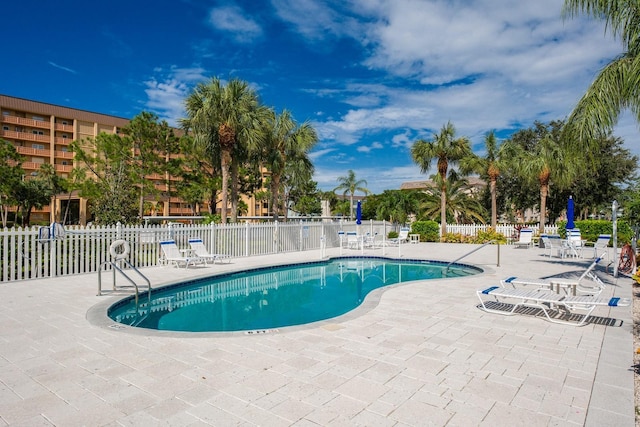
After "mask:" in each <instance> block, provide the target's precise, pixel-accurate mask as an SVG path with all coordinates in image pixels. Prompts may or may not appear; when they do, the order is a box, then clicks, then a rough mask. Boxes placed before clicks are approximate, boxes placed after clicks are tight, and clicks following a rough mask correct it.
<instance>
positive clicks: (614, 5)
mask: <svg viewBox="0 0 640 427" xmlns="http://www.w3.org/2000/svg"><path fill="white" fill-rule="evenodd" d="M562 13H563V16H564V17H574V16H577V15H579V14H586V15H588V16H591V17H594V18H597V19H603V20H604V21H605V22H606V27H605V29H606V30H609V31H610V32H611V33H612V35H613V36H614V37H615V38H618V37H619V38H620V40H621V42H622V46H623V52H622V53H621V54H620V55H618V56H617V57H616V58H614V59H613V60H612V61H611V62H609V64H607V66H605V67H604V68H603V69H602V70H601V71H600V72H599V73H598V75H597V76H596V78H595V80H594V81H593V82H592V83H591V86H590V87H589V88H588V89H587V92H586V93H585V94H584V95H583V96H582V98H581V99H580V100H579V101H578V104H577V105H576V106H575V108H574V109H573V111H572V112H571V115H570V116H569V119H568V120H567V123H566V129H567V130H568V132H569V133H570V134H571V135H573V136H574V140H577V141H579V142H581V143H582V144H589V145H593V144H597V137H598V135H599V134H600V133H606V131H608V130H611V129H612V128H613V126H615V124H616V123H617V122H618V118H619V115H620V113H621V111H623V110H624V109H627V108H629V109H630V110H631V111H632V112H633V113H634V114H635V115H636V120H638V121H640V85H638V80H640V66H639V65H640V8H639V7H638V2H637V0H565V2H564V6H563V11H562Z"/></svg>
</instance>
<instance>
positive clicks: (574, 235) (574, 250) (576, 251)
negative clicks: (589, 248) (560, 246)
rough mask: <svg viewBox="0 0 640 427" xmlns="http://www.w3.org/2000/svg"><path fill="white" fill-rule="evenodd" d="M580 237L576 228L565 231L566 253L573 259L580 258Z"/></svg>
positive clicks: (581, 246) (581, 245)
mask: <svg viewBox="0 0 640 427" xmlns="http://www.w3.org/2000/svg"><path fill="white" fill-rule="evenodd" d="M583 246H584V245H583V242H582V235H581V234H580V230H579V229H578V228H573V229H570V230H567V240H566V248H567V250H566V251H567V253H568V254H570V255H572V256H573V257H575V258H578V257H580V258H582V248H583Z"/></svg>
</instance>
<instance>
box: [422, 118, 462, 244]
mask: <svg viewBox="0 0 640 427" xmlns="http://www.w3.org/2000/svg"><path fill="white" fill-rule="evenodd" d="M471 154H472V151H471V145H470V143H469V139H468V138H466V137H460V138H456V128H455V127H454V126H453V124H452V123H451V122H447V124H446V125H444V126H442V129H441V130H440V133H434V135H433V138H432V139H431V141H425V140H422V139H420V140H418V141H416V142H415V143H414V144H413V147H411V156H412V157H413V160H414V161H415V162H416V163H417V164H418V165H419V166H420V170H421V172H422V173H426V172H427V171H428V170H429V168H430V167H431V161H432V160H433V159H436V160H437V169H438V175H439V176H440V181H439V182H440V227H441V232H442V235H444V234H446V232H447V216H446V211H447V194H446V193H447V171H448V170H449V166H450V165H455V164H458V162H460V160H462V159H463V158H465V157H469V156H470V155H471Z"/></svg>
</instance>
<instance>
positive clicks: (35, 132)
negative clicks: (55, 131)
mask: <svg viewBox="0 0 640 427" xmlns="http://www.w3.org/2000/svg"><path fill="white" fill-rule="evenodd" d="M32 132H33V134H34V135H44V132H43V131H41V130H34V131H32Z"/></svg>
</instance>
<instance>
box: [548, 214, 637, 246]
mask: <svg viewBox="0 0 640 427" xmlns="http://www.w3.org/2000/svg"><path fill="white" fill-rule="evenodd" d="M557 224H558V234H560V236H561V237H562V238H563V239H564V238H566V236H567V230H566V226H567V221H558V223H557ZM575 225H576V228H579V229H580V236H582V238H583V239H584V240H587V241H589V242H595V241H596V240H598V236H599V235H600V234H613V223H612V222H611V221H607V220H604V219H587V220H582V221H575ZM632 237H633V230H631V227H630V226H629V223H628V222H627V221H626V220H623V219H621V220H618V245H624V244H625V243H631V238H632ZM611 240H612V242H610V243H609V244H610V245H611V244H612V243H613V239H611Z"/></svg>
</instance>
